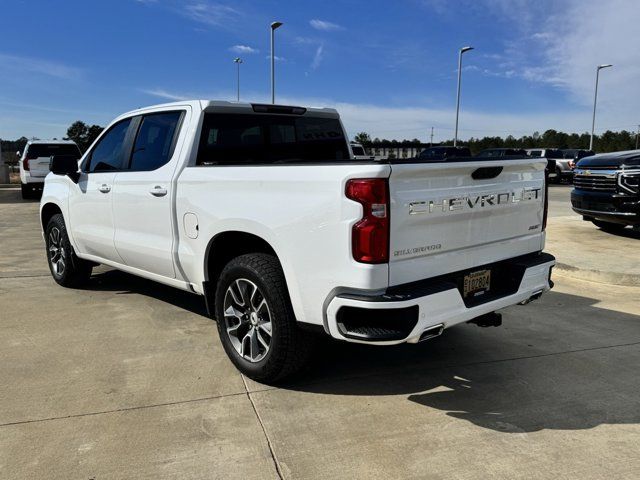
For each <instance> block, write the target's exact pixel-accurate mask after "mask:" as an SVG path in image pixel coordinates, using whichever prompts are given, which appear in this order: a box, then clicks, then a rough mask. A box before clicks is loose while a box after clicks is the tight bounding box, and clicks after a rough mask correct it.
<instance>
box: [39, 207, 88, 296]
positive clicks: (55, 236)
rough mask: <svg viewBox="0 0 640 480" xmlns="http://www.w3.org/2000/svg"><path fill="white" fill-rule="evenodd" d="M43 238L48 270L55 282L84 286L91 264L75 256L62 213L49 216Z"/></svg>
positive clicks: (63, 284)
mask: <svg viewBox="0 0 640 480" xmlns="http://www.w3.org/2000/svg"><path fill="white" fill-rule="evenodd" d="M44 238H45V244H46V247H47V249H46V253H47V263H48V264H49V271H50V272H51V276H52V277H53V279H54V280H55V281H56V283H57V284H58V285H61V286H63V287H68V288H79V287H82V286H84V285H85V284H86V283H87V282H88V281H89V277H91V270H92V269H93V264H92V263H90V262H87V261H85V260H82V259H80V258H78V257H77V256H76V254H75V252H74V251H73V247H72V246H71V242H70V241H69V236H68V235H67V228H66V226H65V223H64V218H63V217H62V214H59V213H58V214H56V215H54V216H53V217H51V220H49V223H48V224H47V228H46V230H45V237H44Z"/></svg>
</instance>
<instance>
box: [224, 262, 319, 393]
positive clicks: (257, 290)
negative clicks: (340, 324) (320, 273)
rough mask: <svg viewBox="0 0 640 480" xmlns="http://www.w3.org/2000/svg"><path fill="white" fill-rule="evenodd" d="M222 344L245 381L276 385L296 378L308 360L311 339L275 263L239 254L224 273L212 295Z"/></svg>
mask: <svg viewBox="0 0 640 480" xmlns="http://www.w3.org/2000/svg"><path fill="white" fill-rule="evenodd" d="M215 314H216V319H217V321H218V333H219V335H220V341H221V342H222V345H223V347H224V349H225V352H226V353H227V355H228V357H229V359H230V360H231V361H232V362H233V364H234V365H235V366H236V367H237V368H238V370H240V372H242V373H243V374H244V375H246V376H247V377H249V378H252V379H254V380H257V381H259V382H263V383H276V382H278V381H281V380H284V379H285V378H288V377H291V376H292V375H294V374H295V373H297V372H298V371H299V370H300V369H301V368H302V367H303V366H304V365H305V364H306V362H307V361H308V359H309V357H310V356H311V352H312V346H313V343H314V342H313V337H312V334H310V333H308V332H305V331H303V330H301V329H300V328H299V327H298V325H297V321H296V318H295V316H294V314H293V308H292V307H291V301H290V299H289V294H288V292H287V287H286V283H285V279H284V274H283V273H282V268H281V267H280V263H279V262H278V260H277V259H276V258H275V257H274V256H272V255H268V254H264V253H255V254H248V255H242V256H240V257H237V258H235V259H233V260H231V261H230V262H229V263H228V264H227V265H226V267H225V268H224V269H223V270H222V273H221V274H220V278H219V280H218V284H217V286H216V294H215Z"/></svg>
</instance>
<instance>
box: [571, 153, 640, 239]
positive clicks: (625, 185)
mask: <svg viewBox="0 0 640 480" xmlns="http://www.w3.org/2000/svg"><path fill="white" fill-rule="evenodd" d="M573 186H574V189H573V191H572V192H571V204H572V206H573V210H574V211H575V212H577V213H579V214H580V215H582V216H583V218H584V219H585V220H587V221H591V222H593V223H594V224H595V225H597V226H598V227H600V228H601V229H603V230H605V231H618V230H622V229H623V228H625V227H626V226H629V225H631V226H633V227H636V228H637V227H640V150H629V151H625V152H612V153H603V154H600V155H594V156H591V157H586V158H583V159H582V160H580V161H579V162H578V164H577V166H576V169H575V171H574V177H573Z"/></svg>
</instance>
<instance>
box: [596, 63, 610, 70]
mask: <svg viewBox="0 0 640 480" xmlns="http://www.w3.org/2000/svg"><path fill="white" fill-rule="evenodd" d="M609 67H613V65H611V64H610V63H604V64H602V65H598V70H602V69H603V68H609Z"/></svg>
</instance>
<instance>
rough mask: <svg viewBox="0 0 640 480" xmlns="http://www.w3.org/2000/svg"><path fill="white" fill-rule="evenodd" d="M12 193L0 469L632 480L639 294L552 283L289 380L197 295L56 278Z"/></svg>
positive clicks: (2, 270) (1, 200)
mask: <svg viewBox="0 0 640 480" xmlns="http://www.w3.org/2000/svg"><path fill="white" fill-rule="evenodd" d="M7 195H8V194H6V192H0V226H1V227H2V230H1V231H0V241H1V242H2V246H3V248H2V249H0V305H1V309H0V319H1V320H0V332H1V333H0V362H1V365H2V368H1V369H0V385H2V389H0V477H1V478H12V479H13V478H64V479H66V478H87V479H88V478H95V479H101V478H132V477H135V478H278V477H283V478H295V479H298V478H463V479H465V478H468V479H472V478H473V479H476V478H504V479H514V478H523V479H524V478H526V479H536V478H581V479H590V478H593V479H596V478H602V477H604V476H607V477H610V478H616V479H621V478H628V479H632V478H633V479H635V478H637V473H638V471H640V453H639V452H638V445H639V444H640V425H639V423H640V382H638V372H637V367H638V365H639V364H640V312H639V311H638V300H637V299H638V298H639V297H640V288H637V287H626V286H612V285H607V284H603V283H595V282H588V281H582V280H578V279H574V278H571V277H568V276H564V275H557V276H556V278H555V280H556V288H555V289H554V290H553V291H552V292H551V293H549V294H547V295H546V296H543V298H542V299H541V300H540V301H538V302H534V303H532V304H529V305H527V306H518V307H513V308H509V309H507V310H506V311H505V312H504V325H503V326H502V327H500V328H486V329H481V328H478V327H475V326H470V325H464V326H460V327H456V328H454V329H451V330H448V331H446V332H445V334H444V335H443V336H442V337H440V338H438V339H436V340H434V341H430V342H426V343H423V344H419V345H404V346H398V347H392V348H379V347H366V346H357V345H350V344H339V343H335V342H330V341H326V342H322V344H321V345H320V347H319V351H318V353H317V354H316V357H315V361H314V362H313V363H312V365H311V366H310V367H309V369H308V370H307V371H306V372H305V373H304V375H303V376H302V377H301V378H300V379H299V380H298V381H296V382H295V383H292V384H289V385H284V386H282V387H281V388H274V387H268V386H265V385H261V384H258V383H255V382H252V381H250V380H246V379H243V377H241V376H240V375H239V374H238V373H237V371H236V370H235V369H234V368H233V367H232V365H231V364H230V362H228V360H227V359H226V357H225V356H224V353H223V351H222V348H221V345H220V343H219V341H218V339H217V335H216V331H215V325H214V324H213V322H212V321H210V320H209V319H208V318H206V316H205V315H204V305H203V303H202V301H201V299H200V298H199V297H196V296H193V295H190V294H187V293H183V292H180V291H177V290H173V289H170V288H169V287H164V286H161V285H159V284H155V283H153V282H150V281H146V280H143V279H138V278H135V277H132V276H130V275H127V274H124V273H120V272H115V271H112V270H108V269H104V268H102V267H101V268H100V269H98V270H97V272H96V274H95V275H94V276H93V278H92V281H91V284H90V286H89V288H87V289H84V290H71V289H62V288H60V287H58V286H56V285H55V283H54V282H53V281H52V280H51V279H50V277H49V274H48V270H47V266H46V263H45V262H44V256H43V246H42V241H41V237H40V233H39V229H38V225H37V204H36V203H23V202H22V201H20V200H19V199H18V198H13V197H11V198H7ZM554 203H555V202H552V216H553V212H554V210H553V209H555V208H556V207H555V206H554ZM558 208H560V207H558ZM561 216H562V215H561ZM594 231H597V229H595V228H594ZM628 241H629V242H631V241H634V242H635V241H637V240H634V239H628ZM5 245H9V246H10V250H15V252H13V254H12V253H11V252H7V250H8V249H7V248H5ZM629 248H632V247H629Z"/></svg>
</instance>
